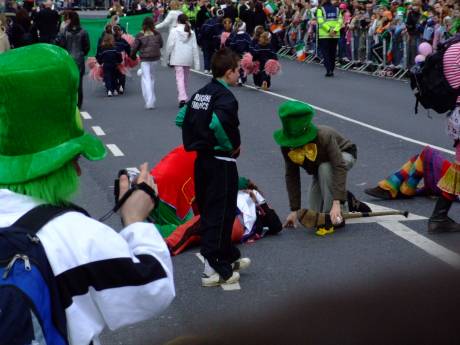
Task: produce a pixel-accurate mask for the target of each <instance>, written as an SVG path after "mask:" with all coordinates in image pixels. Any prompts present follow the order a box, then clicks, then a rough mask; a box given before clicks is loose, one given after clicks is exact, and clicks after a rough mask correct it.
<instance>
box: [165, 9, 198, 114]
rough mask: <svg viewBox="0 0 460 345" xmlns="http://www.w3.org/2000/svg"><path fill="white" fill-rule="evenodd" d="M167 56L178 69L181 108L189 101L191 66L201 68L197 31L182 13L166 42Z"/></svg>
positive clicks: (177, 82)
mask: <svg viewBox="0 0 460 345" xmlns="http://www.w3.org/2000/svg"><path fill="white" fill-rule="evenodd" d="M166 56H169V65H170V66H173V67H174V69H175V70H176V84H177V98H178V101H179V108H181V107H183V106H184V105H185V103H187V99H188V96H187V84H188V79H189V75H190V67H193V68H194V69H196V70H199V69H200V58H199V51H198V44H197V42H196V36H195V32H194V31H193V30H192V28H191V26H190V23H189V22H188V17H187V16H186V15H185V14H181V15H180V16H179V17H178V25H177V27H175V28H173V29H172V31H171V33H170V34H169V37H168V42H167V44H166Z"/></svg>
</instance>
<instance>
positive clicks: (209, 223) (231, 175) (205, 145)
mask: <svg viewBox="0 0 460 345" xmlns="http://www.w3.org/2000/svg"><path fill="white" fill-rule="evenodd" d="M179 116H180V115H179ZM179 116H178V118H179ZM178 122H180V121H178ZM238 126H239V120H238V101H237V100H236V98H235V96H234V95H233V94H232V92H231V91H230V90H229V89H228V88H227V87H226V86H224V85H223V84H222V83H221V82H220V81H218V80H216V79H213V80H212V81H211V82H210V83H209V84H207V85H206V86H205V87H203V88H202V89H200V90H199V91H198V92H197V93H195V94H194V95H193V96H192V97H191V98H190V101H189V102H188V104H187V107H186V109H185V115H184V117H183V122H182V140H183V142H184V147H185V150H187V151H197V158H196V161H195V196H196V201H197V205H198V209H199V212H200V230H201V231H200V232H201V236H202V240H201V243H202V244H201V254H202V255H203V257H204V258H206V259H207V260H208V262H209V264H210V266H211V267H212V268H214V269H215V270H216V272H217V273H219V275H220V276H221V277H222V278H223V279H225V280H227V279H228V278H230V277H231V275H232V267H231V264H232V263H233V262H234V261H236V260H238V259H239V257H240V252H239V250H238V248H236V247H235V246H234V245H233V244H232V240H231V235H232V227H233V222H234V220H235V216H236V212H237V206H236V199H237V193H238V170H237V167H236V160H235V159H236V157H237V156H238V154H239V147H240V143H241V142H240V132H239V129H238Z"/></svg>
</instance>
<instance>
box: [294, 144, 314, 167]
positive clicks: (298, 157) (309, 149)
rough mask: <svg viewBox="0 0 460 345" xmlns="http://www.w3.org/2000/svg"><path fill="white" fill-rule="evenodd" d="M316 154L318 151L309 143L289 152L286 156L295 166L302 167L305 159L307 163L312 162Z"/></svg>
mask: <svg viewBox="0 0 460 345" xmlns="http://www.w3.org/2000/svg"><path fill="white" fill-rule="evenodd" d="M317 154H318V149H317V148H316V144H315V143H309V144H307V145H304V146H302V147H299V148H297V149H293V150H291V151H289V153H288V156H289V158H290V159H291V161H293V162H294V163H295V164H298V165H302V164H303V162H304V161H305V158H307V159H308V160H309V161H312V162H314V161H315V159H316V156H317Z"/></svg>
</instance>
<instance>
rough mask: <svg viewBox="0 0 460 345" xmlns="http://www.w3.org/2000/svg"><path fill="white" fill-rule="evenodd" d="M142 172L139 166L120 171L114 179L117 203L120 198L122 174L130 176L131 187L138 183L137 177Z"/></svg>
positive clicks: (114, 192)
mask: <svg viewBox="0 0 460 345" xmlns="http://www.w3.org/2000/svg"><path fill="white" fill-rule="evenodd" d="M139 174H140V171H139V169H137V168H125V169H121V170H120V171H118V178H117V179H115V181H114V191H113V194H114V196H115V203H117V201H118V199H119V198H120V176H121V175H126V176H128V181H129V189H131V187H132V186H133V184H135V183H136V181H137V178H138V176H139Z"/></svg>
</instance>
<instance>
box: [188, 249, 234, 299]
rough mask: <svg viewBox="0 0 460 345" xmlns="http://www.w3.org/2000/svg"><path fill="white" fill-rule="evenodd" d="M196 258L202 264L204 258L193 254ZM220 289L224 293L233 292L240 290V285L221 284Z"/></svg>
mask: <svg viewBox="0 0 460 345" xmlns="http://www.w3.org/2000/svg"><path fill="white" fill-rule="evenodd" d="M195 255H196V257H197V258H198V260H200V261H201V262H202V263H203V264H204V257H203V255H201V254H200V253H195ZM221 287H222V289H223V290H224V291H235V290H241V286H240V283H234V284H222V285H221Z"/></svg>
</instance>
